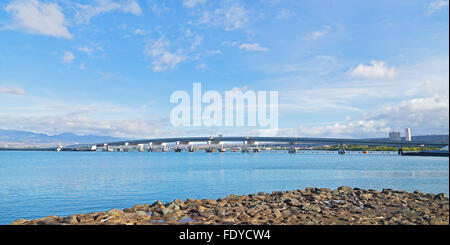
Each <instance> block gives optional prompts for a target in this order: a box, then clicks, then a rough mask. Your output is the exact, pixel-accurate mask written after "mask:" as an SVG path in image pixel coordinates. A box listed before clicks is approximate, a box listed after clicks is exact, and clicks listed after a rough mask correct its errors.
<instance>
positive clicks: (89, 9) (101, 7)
mask: <svg viewBox="0 0 450 245" xmlns="http://www.w3.org/2000/svg"><path fill="white" fill-rule="evenodd" d="M77 6H78V10H77V13H76V16H75V18H76V20H77V22H78V23H89V21H90V19H91V18H93V17H94V16H97V15H100V14H104V13H108V12H111V11H116V10H117V11H121V12H124V13H130V14H134V15H137V16H140V15H142V10H141V7H140V6H139V4H138V3H137V2H136V0H126V1H124V0H122V1H119V2H116V1H113V0H96V1H95V4H94V5H88V4H77Z"/></svg>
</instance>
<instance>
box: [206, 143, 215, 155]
mask: <svg viewBox="0 0 450 245" xmlns="http://www.w3.org/2000/svg"><path fill="white" fill-rule="evenodd" d="M205 151H206V152H208V153H210V152H214V149H213V147H212V146H211V140H208V146H207V147H206V149H205Z"/></svg>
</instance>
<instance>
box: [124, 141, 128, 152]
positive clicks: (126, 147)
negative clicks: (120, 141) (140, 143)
mask: <svg viewBox="0 0 450 245" xmlns="http://www.w3.org/2000/svg"><path fill="white" fill-rule="evenodd" d="M128 145H129V143H128V142H125V146H124V147H123V151H124V152H128Z"/></svg>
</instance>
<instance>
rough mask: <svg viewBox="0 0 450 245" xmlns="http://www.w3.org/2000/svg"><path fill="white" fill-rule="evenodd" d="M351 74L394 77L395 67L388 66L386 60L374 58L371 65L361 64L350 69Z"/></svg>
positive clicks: (363, 76)
mask: <svg viewBox="0 0 450 245" xmlns="http://www.w3.org/2000/svg"><path fill="white" fill-rule="evenodd" d="M349 74H350V75H351V76H355V77H362V78H394V77H395V67H390V68H389V67H388V66H387V64H386V62H384V61H376V60H373V61H371V62H370V65H364V64H359V65H358V66H357V67H355V68H352V69H350V70H349Z"/></svg>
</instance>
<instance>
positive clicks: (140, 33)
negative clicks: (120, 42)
mask: <svg viewBox="0 0 450 245" xmlns="http://www.w3.org/2000/svg"><path fill="white" fill-rule="evenodd" d="M133 34H134V35H141V36H143V35H145V34H147V32H146V31H144V30H142V29H139V28H138V29H136V30H134V32H133Z"/></svg>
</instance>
